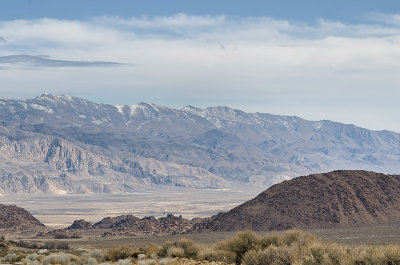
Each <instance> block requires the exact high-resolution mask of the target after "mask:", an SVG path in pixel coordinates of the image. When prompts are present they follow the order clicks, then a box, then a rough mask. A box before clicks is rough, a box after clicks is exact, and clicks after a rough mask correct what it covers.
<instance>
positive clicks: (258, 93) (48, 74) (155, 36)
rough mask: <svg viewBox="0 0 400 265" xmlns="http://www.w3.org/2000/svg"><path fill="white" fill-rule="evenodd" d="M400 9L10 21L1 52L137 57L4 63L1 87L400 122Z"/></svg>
mask: <svg viewBox="0 0 400 265" xmlns="http://www.w3.org/2000/svg"><path fill="white" fill-rule="evenodd" d="M398 17H400V16H399V15H384V14H372V15H370V17H369V19H370V20H369V22H368V23H364V24H344V23H341V22H337V21H326V20H319V21H316V22H315V23H313V24H305V23H301V22H291V21H285V20H274V19H271V18H240V17H239V18H237V17H226V16H188V15H185V14H178V15H175V16H170V17H142V18H131V19H121V18H118V17H100V18H94V19H91V20H87V21H68V20H55V19H39V20H18V21H4V22H0V36H2V37H3V38H4V39H6V40H7V42H6V43H1V47H2V49H1V50H0V56H7V55H13V54H30V55H38V54H48V55H50V56H51V58H57V59H62V60H66V61H111V62H121V63H126V64H132V65H133V64H134V65H135V66H134V67H122V68H111V69H74V68H72V69H47V68H46V69H31V68H29V69H26V68H12V69H1V70H0V93H1V94H2V96H8V97H31V96H35V95H37V94H39V93H41V92H44V91H47V92H51V93H59V94H61V93H70V94H75V95H77V96H84V97H86V98H89V99H94V100H99V101H102V102H110V103H135V102H138V101H152V102H156V103H160V104H166V105H170V106H173V107H181V106H184V105H187V104H192V105H198V106H208V105H224V104H225V105H230V106H233V107H235V106H236V107H240V108H244V109H246V110H251V111H260V112H274V113H277V114H296V115H300V116H304V117H305V118H309V119H322V118H325V119H334V120H338V121H344V122H349V123H356V124H359V125H362V126H365V127H369V128H378V129H383V128H387V129H393V130H398V131H400V125H397V124H398V122H397V120H398V119H397V117H395V115H394V114H393V113H395V112H398V111H400V106H398V105H399V104H397V102H395V101H393V100H392V99H393V98H398V97H399V96H400V91H399V90H398V87H397V84H399V81H400V24H399V23H398V21H400V19H398ZM0 67H1V65H0ZM349 113H352V114H351V115H350V114H349ZM376 113H380V114H382V115H385V118H379V117H377V115H376ZM385 113H386V114H385ZM360 117H364V118H360Z"/></svg>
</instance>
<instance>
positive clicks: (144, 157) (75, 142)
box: [0, 94, 400, 195]
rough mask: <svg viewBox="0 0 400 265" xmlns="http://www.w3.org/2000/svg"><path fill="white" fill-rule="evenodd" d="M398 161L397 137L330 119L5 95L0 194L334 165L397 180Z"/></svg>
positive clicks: (183, 183)
mask: <svg viewBox="0 0 400 265" xmlns="http://www.w3.org/2000/svg"><path fill="white" fill-rule="evenodd" d="M399 161H400V134H399V133H396V132H390V131H372V130H368V129H364V128H360V127H357V126H355V125H351V124H343V123H338V122H332V121H326V120H324V121H308V120H304V119H302V118H299V117H295V116H279V115H272V114H268V113H246V112H244V111H241V110H237V109H232V108H229V107H224V106H217V107H209V108H205V109H200V108H195V107H193V106H187V107H184V108H183V109H180V110H178V109H173V108H168V107H165V106H160V105H156V104H149V103H138V104H133V105H115V106H113V105H108V104H98V103H95V102H91V101H88V100H85V99H81V98H77V97H73V96H69V95H63V96H56V95H51V94H42V95H40V96H38V97H36V98H33V99H23V100H15V99H5V98H0V194H4V195H6V194H9V193H30V194H33V193H45V194H56V195H63V194H68V193H102V194H107V193H113V194H121V193H131V192H134V191H135V190H137V189H142V188H147V187H155V186H156V187H159V186H178V187H184V188H197V189H210V188H211V189H213V188H229V187H230V186H231V185H232V184H233V185H235V184H237V183H239V185H244V184H250V185H256V186H258V187H265V188H267V187H269V186H271V185H273V184H276V183H279V182H281V181H283V180H288V179H291V178H293V177H297V176H301V175H307V174H313V173H318V172H329V171H332V170H335V169H338V168H340V169H360V170H369V171H377V172H386V173H392V174H394V173H397V172H400V163H399Z"/></svg>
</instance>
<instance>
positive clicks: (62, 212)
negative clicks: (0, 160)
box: [0, 186, 261, 228]
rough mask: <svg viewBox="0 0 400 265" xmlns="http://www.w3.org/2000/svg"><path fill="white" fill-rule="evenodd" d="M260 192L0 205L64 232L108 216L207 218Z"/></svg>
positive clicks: (143, 193) (157, 192)
mask: <svg viewBox="0 0 400 265" xmlns="http://www.w3.org/2000/svg"><path fill="white" fill-rule="evenodd" d="M260 192H261V189H259V188H256V187H254V186H249V187H247V186H242V187H240V188H234V189H224V190H216V189H213V190H196V189H180V188H164V189H144V190H138V191H137V192H135V193H132V194H125V195H112V194H107V195H106V194H104V195H102V194H86V195H61V196H60V195H58V196H49V195H10V196H3V197H0V203H2V204H15V205H17V206H19V207H23V208H25V209H26V210H28V211H29V212H30V213H31V214H33V215H34V216H35V217H36V218H37V219H39V220H40V221H41V222H42V223H44V224H45V225H46V226H48V227H50V228H64V227H67V226H69V225H71V224H72V222H73V221H74V220H77V219H85V220H87V221H91V222H98V221H100V220H101V219H102V218H105V217H108V216H111V217H112V216H118V215H124V214H133V215H135V216H137V217H144V216H149V215H154V216H155V217H157V218H158V217H162V216H166V214H174V215H182V216H183V217H185V218H189V219H191V218H194V217H208V216H212V215H214V214H217V213H218V212H221V211H228V210H230V209H232V208H234V207H236V206H237V205H239V204H241V203H243V202H245V201H247V200H249V199H252V198H254V197H255V196H256V195H258V194H259V193H260Z"/></svg>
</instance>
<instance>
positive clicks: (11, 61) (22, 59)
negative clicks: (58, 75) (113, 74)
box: [0, 55, 123, 67]
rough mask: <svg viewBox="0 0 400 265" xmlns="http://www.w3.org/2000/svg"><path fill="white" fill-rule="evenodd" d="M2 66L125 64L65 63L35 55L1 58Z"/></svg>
mask: <svg viewBox="0 0 400 265" xmlns="http://www.w3.org/2000/svg"><path fill="white" fill-rule="evenodd" d="M0 65H17V66H28V67H110V66H120V65H123V64H120V63H116V62H102V61H94V62H86V61H65V60H52V59H49V58H46V57H44V56H33V55H8V56H0Z"/></svg>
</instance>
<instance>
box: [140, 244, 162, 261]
mask: <svg viewBox="0 0 400 265" xmlns="http://www.w3.org/2000/svg"><path fill="white" fill-rule="evenodd" d="M159 251H160V248H159V247H157V246H156V245H150V246H148V247H147V248H145V249H144V253H146V255H147V256H148V257H151V258H156V257H157V254H158V252H159Z"/></svg>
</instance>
